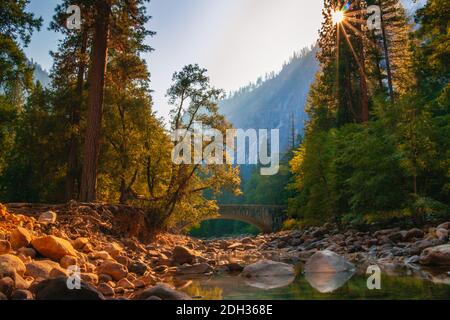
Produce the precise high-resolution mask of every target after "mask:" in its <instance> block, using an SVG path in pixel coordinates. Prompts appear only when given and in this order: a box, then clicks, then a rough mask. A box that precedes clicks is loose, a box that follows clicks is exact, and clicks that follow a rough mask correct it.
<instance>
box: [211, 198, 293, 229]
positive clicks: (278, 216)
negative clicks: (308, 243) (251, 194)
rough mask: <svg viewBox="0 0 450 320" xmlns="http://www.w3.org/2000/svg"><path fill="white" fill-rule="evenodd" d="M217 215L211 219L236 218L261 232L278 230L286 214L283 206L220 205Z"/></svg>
mask: <svg viewBox="0 0 450 320" xmlns="http://www.w3.org/2000/svg"><path fill="white" fill-rule="evenodd" d="M219 207H220V209H219V216H217V217H215V218H213V219H225V220H238V221H243V222H247V223H250V224H252V225H254V226H256V227H257V228H258V229H260V230H261V231H262V232H263V233H271V232H277V231H280V230H281V228H282V226H283V222H284V221H285V220H286V218H287V216H286V214H285V210H286V207H285V206H273V205H229V204H225V205H220V206H219Z"/></svg>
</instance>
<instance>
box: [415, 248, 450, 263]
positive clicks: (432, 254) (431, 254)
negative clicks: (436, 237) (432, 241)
mask: <svg viewBox="0 0 450 320" xmlns="http://www.w3.org/2000/svg"><path fill="white" fill-rule="evenodd" d="M420 263H421V264H423V265H432V266H450V244H444V245H442V246H437V247H432V248H428V249H425V250H424V251H423V252H422V254H421V255H420Z"/></svg>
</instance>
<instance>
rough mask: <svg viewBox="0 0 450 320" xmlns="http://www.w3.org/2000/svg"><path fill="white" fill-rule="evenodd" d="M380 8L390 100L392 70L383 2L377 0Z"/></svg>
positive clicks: (392, 97)
mask: <svg viewBox="0 0 450 320" xmlns="http://www.w3.org/2000/svg"><path fill="white" fill-rule="evenodd" d="M378 3H379V6H380V10H381V17H380V19H381V33H382V37H383V50H384V58H385V59H386V72H387V78H388V89H389V97H390V98H391V101H392V102H393V101H394V86H393V84H392V70H391V59H390V57H389V48H388V43H387V37H386V28H385V25H384V13H383V2H382V0H378Z"/></svg>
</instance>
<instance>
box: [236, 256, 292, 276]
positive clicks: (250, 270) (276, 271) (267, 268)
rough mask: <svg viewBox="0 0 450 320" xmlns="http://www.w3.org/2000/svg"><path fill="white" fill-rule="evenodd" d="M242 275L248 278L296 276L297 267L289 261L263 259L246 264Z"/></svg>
mask: <svg viewBox="0 0 450 320" xmlns="http://www.w3.org/2000/svg"><path fill="white" fill-rule="evenodd" d="M242 276H244V277H247V278H258V277H274V276H295V269H294V267H293V266H292V265H290V264H287V263H282V262H275V261H271V260H261V261H258V262H256V263H253V264H251V265H248V266H246V267H245V268H244V270H243V271H242Z"/></svg>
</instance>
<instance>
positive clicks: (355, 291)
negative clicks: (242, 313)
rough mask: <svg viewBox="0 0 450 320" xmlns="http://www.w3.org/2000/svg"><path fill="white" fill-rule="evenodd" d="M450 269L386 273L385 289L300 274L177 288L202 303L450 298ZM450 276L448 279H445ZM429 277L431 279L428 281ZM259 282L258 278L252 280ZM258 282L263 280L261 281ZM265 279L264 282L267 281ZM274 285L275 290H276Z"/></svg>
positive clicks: (204, 281) (216, 279)
mask: <svg viewBox="0 0 450 320" xmlns="http://www.w3.org/2000/svg"><path fill="white" fill-rule="evenodd" d="M447 272H448V270H446V272H445V273H440V274H439V275H433V277H430V275H429V274H428V276H425V275H424V274H422V275H420V276H414V275H411V274H410V275H406V274H402V275H397V276H388V275H386V274H384V273H383V274H382V281H381V283H382V289H381V290H368V289H367V275H366V274H359V273H356V274H354V275H352V274H348V273H347V274H345V273H344V274H325V275H324V274H322V275H320V274H315V275H304V274H299V275H298V276H297V277H296V279H295V280H292V278H290V279H284V280H283V281H281V280H280V279H278V280H277V281H276V283H268V282H266V281H264V282H262V283H248V280H249V279H245V278H243V277H241V276H239V275H234V276H232V275H227V274H219V275H213V276H211V277H201V278H196V279H191V281H179V282H178V283H177V287H178V288H179V289H180V290H182V291H184V292H186V293H188V294H189V295H190V296H192V297H194V298H195V299H202V300H211V299H213V300H222V299H224V300H229V299H237V300H268V299H274V300H303V299H310V300H320V299H334V300H336V299H350V300H354V299H371V300H374V299H375V300H380V299H381V300H386V299H444V300H448V299H450V285H448V283H449V282H448V278H449V276H448V274H447ZM445 275H447V277H445ZM424 278H428V279H424ZM252 280H255V279H252ZM257 280H258V281H259V280H261V279H257ZM263 280H264V279H263ZM272 286H273V288H272Z"/></svg>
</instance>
